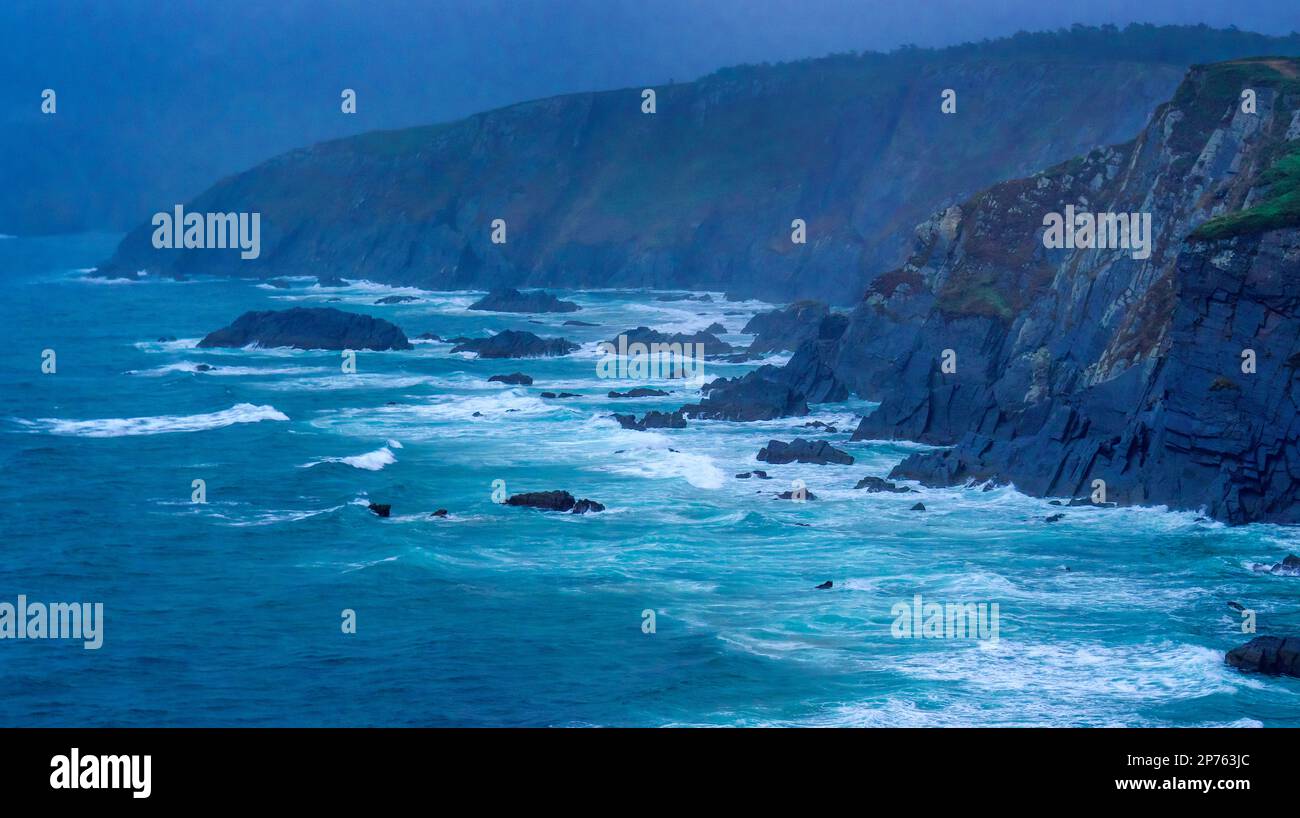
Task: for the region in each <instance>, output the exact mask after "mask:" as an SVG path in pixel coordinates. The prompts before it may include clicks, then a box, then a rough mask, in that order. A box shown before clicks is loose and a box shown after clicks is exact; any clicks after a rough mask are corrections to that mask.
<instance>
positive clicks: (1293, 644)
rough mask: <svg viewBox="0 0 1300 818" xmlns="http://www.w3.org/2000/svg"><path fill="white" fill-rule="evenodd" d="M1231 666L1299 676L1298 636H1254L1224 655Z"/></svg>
mask: <svg viewBox="0 0 1300 818" xmlns="http://www.w3.org/2000/svg"><path fill="white" fill-rule="evenodd" d="M1224 661H1226V662H1227V663H1228V664H1229V665H1231V666H1232V667H1235V668H1237V669H1238V670H1244V671H1248V672H1251V673H1266V674H1268V675H1270V676H1278V675H1286V676H1300V637H1297V636H1256V637H1255V638H1254V639H1252V640H1250V641H1249V642H1247V643H1246V644H1244V645H1239V646H1237V647H1235V648H1233V649H1232V650H1230V651H1228V654H1227V655H1226V656H1225V657H1224Z"/></svg>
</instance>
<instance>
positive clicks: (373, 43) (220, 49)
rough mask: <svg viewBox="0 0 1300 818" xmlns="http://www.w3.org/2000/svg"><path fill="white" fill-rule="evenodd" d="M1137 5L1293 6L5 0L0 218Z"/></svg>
mask: <svg viewBox="0 0 1300 818" xmlns="http://www.w3.org/2000/svg"><path fill="white" fill-rule="evenodd" d="M1133 22H1141V23H1154V24H1201V23H1203V24H1206V25H1209V26H1212V27H1228V26H1236V27H1237V28H1240V29H1244V30H1250V31H1258V32H1261V33H1266V34H1287V33H1290V32H1291V31H1293V30H1295V29H1297V28H1300V15H1297V14H1296V13H1295V6H1294V2H1288V0H1255V1H1254V2H1251V1H1249V0H1245V1H1243V2H1235V3H1226V2H1216V3H1202V4H1199V7H1195V8H1193V7H1191V4H1188V3H1186V2H1179V0H1149V2H1147V3H1144V4H1142V5H1141V6H1135V5H1134V4H1132V3H1130V2H1120V1H1119V0H1096V1H1095V2H1090V3H1086V4H1079V5H1078V6H1077V7H1076V6H1070V7H1065V6H1062V5H1061V4H1045V3H1041V2H1033V1H1031V0H1000V1H995V0H985V1H984V2H978V3H973V2H971V0H930V2H925V3H917V2H915V0H874V1H873V2H864V1H863V0H814V1H813V2H799V0H708V2H700V0H657V2H654V3H647V2H644V0H565V1H564V2H561V0H475V1H474V2H468V0H421V2H403V1H402V0H383V1H381V2H367V3H361V2H356V0H323V1H322V2H308V0H289V2H282V3H279V4H276V5H274V6H270V5H269V4H267V3H265V2H264V0H263V2H258V0H230V2H226V3H222V4H219V5H217V4H207V3H201V2H195V1H194V0H187V1H186V2H163V0H135V2H131V3H129V4H126V3H118V4H105V3H91V2H74V0H18V1H17V2H11V3H9V4H6V5H5V6H4V7H3V8H0V99H3V106H4V107H3V117H4V122H5V124H6V127H5V128H4V129H3V130H0V151H3V154H4V156H5V157H6V159H5V162H6V165H7V166H6V167H5V168H4V171H5V172H4V173H3V180H4V181H3V182H0V190H2V191H3V198H0V232H10V233H28V232H31V233H41V232H68V231H76V230H86V229H109V230H121V229H124V228H125V227H127V226H130V225H132V224H134V223H137V222H138V221H140V220H141V219H142V218H143V217H144V215H145V213H146V212H148V211H151V210H152V209H154V208H155V206H156V202H157V200H158V199H159V198H161V199H163V200H164V201H181V200H184V199H186V198H188V197H190V196H193V195H194V194H196V193H198V192H199V191H200V190H202V189H203V188H205V187H206V186H207V185H208V184H210V183H211V182H213V181H214V180H216V179H218V178H220V177H222V176H225V175H228V174H230V173H233V172H237V171H240V170H243V169H245V168H247V167H250V166H252V165H254V164H256V163H257V162H260V161H262V160H264V159H267V158H269V157H271V156H274V155H275V154H277V153H281V152H283V151H286V150H289V149H292V148H295V147H301V146H305V145H309V144H312V143H314V142H318V141H321V140H324V139H330V138H336V137H340V136H346V135H350V134H354V133H359V132H363V131H369V130H375V129H384V128H398V127H405V126H411V125H420V124H428V123H432V122H438V121H445V120H451V119H456V118H459V117H462V116H466V115H468V114H471V113H475V112H478V111H483V110H487V109H491V108H495V107H499V106H502V105H507V104H510V103H513V102H518V101H522V100H527V99H535V98H539V97H545V96H551V95H554V94H561V93H570V92H579V91H589V90H599V89H607V88H618V87H627V86H634V85H642V84H660V83H665V82H668V81H670V80H675V81H686V80H691V79H695V78H697V77H699V76H701V75H704V74H707V73H709V72H711V71H714V70H716V69H718V68H721V67H724V66H729V65H736V64H742V63H758V62H778V61H786V60H794V59H802V58H808V57H820V56H824V55H826V54H830V53H835V52H846V51H873V50H874V51H883V50H890V49H893V48H897V47H899V46H901V45H905V44H913V45H918V46H922V47H940V46H946V45H953V44H957V43H962V42H969V41H977V40H980V39H985V38H996V37H1000V36H1006V35H1010V34H1013V33H1015V32H1016V31H1020V30H1030V31H1036V30H1048V29H1058V28H1064V27H1069V26H1070V25H1072V24H1084V25H1103V24H1113V25H1117V26H1121V27H1122V26H1124V25H1126V24H1128V23H1133ZM44 88H54V89H56V91H57V92H58V105H59V109H58V114H57V117H45V116H42V115H41V114H40V111H39V105H40V93H41V90H42V89H44ZM343 88H354V89H356V91H357V93H358V104H357V108H358V110H357V113H356V115H353V116H345V115H341V114H340V113H339V107H338V102H339V92H340V90H341V89H343ZM146 203H147V206H146Z"/></svg>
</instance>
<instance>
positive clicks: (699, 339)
mask: <svg viewBox="0 0 1300 818" xmlns="http://www.w3.org/2000/svg"><path fill="white" fill-rule="evenodd" d="M607 343H609V344H610V345H611V346H613V347H614V348H615V349H618V350H622V349H625V348H628V347H631V345H632V344H645V345H646V346H647V347H649V346H650V345H651V344H668V345H681V347H682V348H683V349H684V350H686V352H687V353H689V354H694V352H695V348H696V347H695V345H696V344H699V345H700V346H701V347H702V348H703V349H704V354H705V355H723V354H726V353H728V352H731V351H732V350H733V349H734V347H732V346H731V344H728V343H727V342H726V341H720V340H718V338H717V336H715V335H713V334H712V333H709V332H704V331H701V332H694V333H689V334H688V333H685V332H672V333H669V332H660V331H659V330H656V329H650V328H649V327H637V328H636V329H630V330H628V331H626V332H623V333H621V334H620V335H619V336H618V337H615V338H613V339H611V340H609V341H608V342H607Z"/></svg>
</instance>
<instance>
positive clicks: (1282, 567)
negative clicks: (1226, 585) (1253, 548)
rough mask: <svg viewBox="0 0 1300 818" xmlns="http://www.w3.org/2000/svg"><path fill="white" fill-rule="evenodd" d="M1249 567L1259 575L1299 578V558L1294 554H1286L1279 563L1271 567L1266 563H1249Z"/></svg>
mask: <svg viewBox="0 0 1300 818" xmlns="http://www.w3.org/2000/svg"><path fill="white" fill-rule="evenodd" d="M1250 567H1251V569H1252V570H1255V571H1259V572H1260V573H1268V574H1274V575H1276V576H1279V577H1300V557H1297V556H1296V555H1295V554H1287V555H1286V557H1285V558H1284V559H1283V560H1282V561H1281V562H1275V563H1273V564H1272V565H1269V564H1268V563H1266V562H1263V563H1261V562H1255V563H1251V565H1250Z"/></svg>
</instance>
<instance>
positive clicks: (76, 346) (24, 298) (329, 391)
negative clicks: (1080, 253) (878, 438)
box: [0, 236, 1300, 726]
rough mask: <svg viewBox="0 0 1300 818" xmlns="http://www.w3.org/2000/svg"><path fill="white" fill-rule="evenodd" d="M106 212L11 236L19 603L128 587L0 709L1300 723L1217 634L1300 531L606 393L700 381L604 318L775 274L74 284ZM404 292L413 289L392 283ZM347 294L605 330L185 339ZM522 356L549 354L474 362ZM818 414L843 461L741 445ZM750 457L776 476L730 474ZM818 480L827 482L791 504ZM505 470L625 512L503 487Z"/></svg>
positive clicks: (100, 716) (636, 318) (201, 721)
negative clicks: (550, 292) (534, 298)
mask: <svg viewBox="0 0 1300 818" xmlns="http://www.w3.org/2000/svg"><path fill="white" fill-rule="evenodd" d="M115 239H116V237H113V236H75V237H59V238H48V239H14V238H6V239H0V349H2V350H3V355H0V391H2V394H3V405H2V407H0V466H2V468H3V476H2V477H0V531H2V532H3V533H2V536H3V550H4V558H3V560H0V602H3V601H9V602H15V601H16V598H17V596H18V595H19V594H25V595H26V596H27V597H28V599H30V600H34V601H48V602H53V601H98V602H102V603H104V608H105V616H106V622H105V628H104V644H103V647H102V648H101V649H99V650H97V651H88V650H84V649H83V648H82V646H81V643H80V642H73V641H56V640H12V639H10V640H3V641H0V683H2V684H3V685H4V690H5V695H4V696H3V697H0V724H3V725H7V726H8V725H82V724H93V725H190V724H197V725H283V724H288V725H300V724H305V725H371V724H373V725H560V726H567V725H678V724H685V725H696V724H710V725H760V724H764V725H766V724H774V725H786V724H792V725H840V724H845V725H935V726H938V725H1008V724H1009V725H1028V724H1046V725H1266V726H1300V680H1295V679H1289V680H1288V679H1271V678H1265V677H1252V676H1245V675H1242V674H1239V673H1238V672H1236V671H1234V670H1232V669H1230V668H1227V667H1225V666H1224V664H1223V652H1224V650H1226V649H1227V648H1229V647H1232V646H1233V645H1236V644H1239V643H1241V642H1244V641H1246V640H1247V639H1248V638H1249V636H1248V635H1243V634H1242V633H1241V629H1240V622H1241V616H1240V615H1239V614H1238V613H1237V612H1236V611H1234V610H1232V609H1230V608H1229V607H1228V606H1227V602H1228V601H1229V600H1232V601H1237V602H1240V603H1241V604H1243V605H1245V606H1246V607H1248V608H1251V609H1253V610H1255V611H1257V616H1258V628H1259V632H1260V633H1279V634H1281V633H1297V632H1300V578H1296V577H1278V576H1271V575H1268V574H1261V573H1259V572H1256V571H1253V570H1252V569H1251V567H1250V566H1251V563H1257V562H1258V563H1273V562H1276V561H1278V560H1280V559H1281V558H1282V557H1283V556H1284V555H1285V554H1286V553H1288V552H1295V551H1300V542H1298V540H1300V537H1297V533H1296V532H1295V531H1293V530H1289V529H1284V528H1279V527H1274V526H1249V527H1243V528H1228V527H1225V526H1222V525H1219V524H1217V523H1210V522H1205V521H1200V520H1198V518H1197V515H1196V514H1195V513H1169V512H1166V511H1163V510H1160V509H1143V508H1126V509H1116V510H1097V509H1086V508H1071V509H1060V508H1058V507H1055V506H1051V505H1048V503H1047V501H1045V500H1041V499H1034V498H1029V497H1025V496H1023V495H1020V494H1018V493H1017V492H1015V491H1014V490H1013V489H1010V488H1005V489H997V490H994V491H988V492H985V491H981V490H980V489H979V488H978V487H975V488H963V489H950V490H930V489H922V490H921V493H920V494H907V495H903V494H899V495H893V494H866V493H863V492H860V491H855V490H853V485H854V483H856V482H857V480H858V479H859V478H861V477H863V476H865V475H868V474H874V475H878V476H884V475H886V474H887V473H888V471H889V469H890V468H891V467H892V465H893V464H894V463H896V462H897V461H898V460H900V459H901V458H902V457H903V456H904V455H905V454H906V453H907V452H908V451H909V450H912V449H913V448H915V447H913V446H911V445H910V444H898V443H850V442H848V433H849V432H850V431H851V429H852V428H853V425H854V423H853V420H854V418H856V417H858V416H860V415H861V414H862V413H864V412H867V411H870V410H871V408H872V404H869V403H866V402H863V401H853V402H849V403H845V404H834V405H820V406H816V407H814V409H815V411H814V414H813V415H812V416H810V417H808V418H798V419H790V420H781V421H773V422H765V423H754V424H736V423H726V422H693V423H692V424H691V425H690V427H689V428H687V429H685V430H672V431H663V432H648V433H640V432H633V431H624V430H622V429H620V428H619V427H618V425H617V424H616V423H614V422H613V421H612V420H609V419H608V418H607V417H605V416H606V415H607V414H608V413H610V412H612V411H619V412H631V411H636V412H637V413H638V414H640V413H642V412H644V411H646V410H648V409H656V408H657V409H674V408H676V407H678V406H680V405H681V404H683V403H689V402H694V401H695V400H696V399H697V393H696V391H695V390H693V389H689V388H683V385H682V384H680V383H668V382H663V383H659V384H656V385H659V386H662V387H663V388H666V389H670V390H672V392H673V394H671V395H670V396H668V397H665V398H654V399H649V400H611V399H609V398H607V397H605V393H606V392H607V391H608V390H609V389H620V390H622V389H626V388H631V387H634V386H638V385H644V384H642V383H634V382H611V381H608V380H600V379H597V378H596V377H595V373H596V367H595V362H596V353H595V351H594V346H593V345H594V342H596V341H598V340H600V339H604V338H609V337H612V336H613V335H615V334H617V333H618V332H620V331H622V330H625V329H629V328H632V327H635V326H637V325H641V324H645V325H649V326H653V327H656V328H659V329H665V330H675V329H680V330H695V329H699V328H703V327H705V326H707V325H708V324H710V323H712V322H713V321H721V322H722V323H723V324H724V325H725V326H726V327H727V328H728V329H729V330H731V331H732V332H733V333H734V332H736V331H738V330H739V328H740V327H741V326H742V325H743V324H744V322H745V321H746V319H747V317H748V316H749V315H752V314H753V313H754V312H756V311H759V310H762V309H767V308H770V307H769V305H764V304H761V303H758V302H744V303H740V304H736V303H729V302H725V301H723V300H722V299H721V297H720V296H719V295H718V294H715V300H714V302H713V303H702V302H693V301H682V302H667V303H665V302H658V301H655V294H652V293H644V292H576V293H565V294H563V295H564V297H566V298H570V299H573V300H576V301H578V302H579V303H580V304H581V305H582V306H583V310H582V311H581V312H580V313H577V314H575V315H544V316H507V315H498V314H491V313H478V312H470V311H467V310H466V306H467V305H468V304H470V303H471V302H472V301H473V300H474V299H475V298H476V297H477V296H478V295H480V294H479V293H469V292H465V293H429V292H420V291H416V290H400V289H399V290H395V289H393V288H388V287H383V286H379V285H368V284H364V283H363V284H358V285H356V286H353V287H349V288H346V289H341V290H328V289H325V290H322V289H319V288H313V287H309V286H308V284H309V282H307V281H304V282H300V283H299V284H298V285H297V286H296V287H294V288H293V289H289V290H280V289H275V288H271V287H269V286H267V285H257V284H254V283H250V282H244V281H225V280H219V281H214V280H199V281H194V282H183V283H178V282H144V283H130V284H126V283H92V282H88V281H86V280H83V279H82V278H81V276H80V273H78V272H77V270H78V269H79V268H86V267H90V266H93V265H94V264H96V263H98V262H99V261H101V260H103V259H104V258H106V257H107V256H108V255H109V254H110V252H111V250H112V247H113V246H114V243H115ZM311 272H312V271H310V270H304V271H302V273H303V274H304V275H305V276H306V275H311ZM356 277H357V278H358V279H364V277H365V276H364V272H363V271H359V272H358V273H357V275H356ZM394 293H396V294H409V295H415V296H417V297H419V298H420V300H419V301H417V302H415V303H410V304H403V305H396V306H376V305H374V303H373V302H374V301H375V300H376V299H377V298H380V297H382V296H384V295H389V294H394ZM333 298H337V299H341V301H340V302H338V303H332V304H331V305H332V306H337V307H340V308H343V309H349V310H356V311H363V312H367V313H370V314H373V315H376V316H381V317H384V318H388V319H390V320H392V321H394V322H396V323H397V324H399V325H400V326H401V327H402V328H403V329H405V330H406V332H407V333H408V335H411V336H412V337H414V336H415V335H418V334H419V333H421V332H425V331H431V332H435V333H438V334H440V335H442V336H453V335H459V334H466V335H482V334H486V332H487V331H489V330H491V331H497V330H500V329H506V328H516V329H526V330H532V331H535V332H537V333H538V334H540V335H543V336H555V335H563V336H565V337H568V338H571V339H573V340H575V341H577V342H580V343H582V344H584V348H583V350H582V351H580V352H578V353H575V354H573V355H570V356H567V357H564V358H560V359H548V360H523V361H495V362H494V361H479V360H475V359H472V358H469V357H467V356H462V355H452V354H450V352H449V350H450V346H449V345H447V344H441V343H418V344H416V348H415V349H414V350H412V351H409V352H385V353H375V352H362V353H360V355H359V357H358V372H357V374H355V375H344V374H342V373H341V372H340V367H339V364H340V357H339V355H338V353H335V352H304V351H289V350H198V349H196V348H194V345H195V343H196V342H197V340H198V339H199V338H200V337H202V336H203V335H204V334H205V333H207V332H209V331H211V330H213V329H216V328H218V327H221V326H224V325H226V324H228V323H229V322H230V321H232V320H233V319H234V318H235V317H237V316H238V315H239V314H241V313H243V312H244V311H246V310H251V309H273V308H285V307H290V306H295V305H309V306H310V305H316V306H319V305H324V304H325V303H327V302H328V299H333ZM735 312H738V313H740V314H728V313H735ZM573 318H577V319H580V320H583V321H589V322H594V323H598V324H600V326H599V327H595V328H581V327H561V326H560V324H561V323H562V322H563V321H564V320H568V319H573ZM535 320H536V321H541V322H542V326H539V325H537V324H534V323H531V322H532V321H535ZM168 336H174V337H175V338H176V339H177V340H176V341H174V342H170V341H159V340H158V339H159V338H161V337H168ZM726 340H730V341H732V342H734V343H743V342H744V341H745V340H746V338H745V337H744V336H739V335H728V336H726ZM47 348H48V349H53V350H54V351H55V352H56V354H57V356H58V357H57V366H58V371H57V373H56V374H52V375H44V374H42V373H41V371H40V363H41V352H42V350H44V349H47ZM778 362H779V361H778ZM199 364H208V365H210V366H213V367H216V368H215V369H214V370H212V371H209V372H199V371H197V369H196V367H197V366H198V365H199ZM748 368H750V367H749V366H739V365H724V364H718V365H712V366H710V367H709V368H707V370H706V371H707V375H708V377H710V378H712V377H715V376H720V375H735V374H740V373H742V372H744V371H746V370H747V369H748ZM514 371H522V372H526V373H528V374H530V375H532V376H533V377H534V379H535V384H534V385H533V386H532V387H507V386H503V385H501V384H495V383H489V382H488V380H487V379H488V377H489V376H491V375H493V374H504V373H508V372H514ZM547 390H550V391H571V392H579V393H582V395H583V396H582V397H581V398H578V399H568V400H547V399H543V398H541V397H539V395H540V393H541V392H543V391H547ZM390 402H391V403H390ZM475 413H478V416H475ZM812 420H822V421H826V422H829V423H834V424H835V425H836V426H837V427H838V429H839V431H838V432H837V433H834V434H831V433H825V432H821V431H819V430H813V429H808V428H805V427H804V424H805V423H807V422H809V421H812ZM795 436H804V437H811V438H818V439H827V440H831V441H833V442H834V443H835V445H837V446H839V447H841V448H843V449H845V450H847V451H848V452H850V453H851V454H852V455H853V456H854V457H855V458H857V462H856V463H854V464H853V465H852V466H811V465H788V466H771V465H765V464H761V463H758V462H756V461H755V458H754V456H755V454H756V453H757V451H758V450H759V448H760V447H761V446H763V445H765V444H766V443H767V441H768V440H769V439H771V438H780V439H783V440H789V439H791V438H793V437H795ZM754 468H764V469H766V470H767V472H768V473H769V474H770V475H772V478H773V479H771V480H768V481H758V480H754V479H749V480H738V479H736V478H735V477H734V475H735V474H736V473H739V472H745V471H749V470H751V469H754ZM194 479H202V480H204V481H206V485H207V499H208V502H207V503H206V504H202V505H200V504H194V503H191V502H190V498H191V491H192V489H191V481H192V480H194ZM796 479H800V480H803V481H804V482H805V483H806V485H807V487H808V489H809V490H811V491H812V492H813V493H814V494H815V495H816V498H817V499H816V500H814V501H812V502H808V503H803V504H795V503H791V502H788V501H782V500H777V499H773V496H772V495H773V494H774V493H775V492H778V491H786V490H790V488H791V487H792V481H794V480H796ZM495 480H504V481H505V484H506V487H507V490H508V491H509V492H510V493H512V494H513V493H518V492H524V491H537V490H547V489H567V490H569V491H570V492H572V493H573V494H574V495H576V496H578V497H589V498H592V499H595V500H598V501H600V502H602V503H604V504H605V505H606V506H607V507H608V510H607V511H606V512H604V513H600V514H589V515H584V516H574V515H548V514H546V513H543V512H538V511H534V510H531V509H520V508H509V507H504V506H501V505H497V504H495V503H493V501H492V484H493V481H495ZM370 500H374V501H377V502H384V503H391V504H392V506H393V512H392V517H391V518H389V519H380V518H378V517H376V516H374V515H372V514H371V513H370V512H369V511H367V509H366V503H367V502H368V501H370ZM918 500H920V501H922V502H924V504H925V505H926V506H927V508H928V510H927V511H926V512H924V513H921V512H914V511H911V510H910V508H911V506H912V505H913V504H914V503H915V502H917V501H918ZM438 508H445V509H447V510H448V511H449V512H450V516H449V517H448V518H447V519H445V520H439V519H433V518H430V516H429V514H430V512H432V511H433V510H435V509H438ZM1060 511H1064V512H1065V515H1066V516H1065V518H1064V519H1063V520H1061V521H1059V522H1056V523H1051V524H1048V523H1046V522H1044V518H1045V517H1046V516H1047V515H1049V514H1052V513H1057V512H1060ZM1067 568H1068V569H1069V570H1066V569H1067ZM825 580H832V581H833V582H834V587H833V588H832V589H831V590H821V591H816V590H813V588H814V586H815V585H817V584H819V583H821V582H823V581H825ZM918 593H919V594H923V595H924V597H925V598H926V599H927V600H932V601H938V602H974V603H994V602H996V603H998V605H999V611H1000V633H999V639H998V640H997V642H996V643H991V642H984V643H980V642H977V641H973V640H963V639H925V640H921V639H897V638H895V637H894V636H893V635H892V633H891V625H892V624H893V621H894V617H893V616H892V615H891V608H892V607H893V606H894V605H895V604H897V603H900V602H910V601H911V600H912V598H913V595H914V594H918ZM344 609H352V610H354V611H355V612H356V617H357V620H356V621H357V632H356V633H355V634H344V633H342V631H341V628H340V623H341V621H342V619H341V612H342V611H343V610H344ZM647 609H649V610H653V611H655V612H656V617H655V619H656V622H655V624H656V629H655V632H654V633H650V634H647V633H644V632H643V630H642V622H643V619H642V612H643V611H645V610H647Z"/></svg>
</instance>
